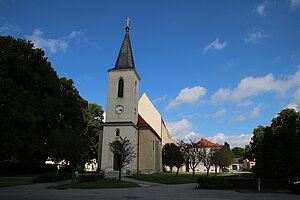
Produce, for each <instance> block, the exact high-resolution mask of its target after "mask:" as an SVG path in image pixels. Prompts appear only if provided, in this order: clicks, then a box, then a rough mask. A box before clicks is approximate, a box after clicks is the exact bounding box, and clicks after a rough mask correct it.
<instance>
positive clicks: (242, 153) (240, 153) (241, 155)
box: [231, 147, 245, 158]
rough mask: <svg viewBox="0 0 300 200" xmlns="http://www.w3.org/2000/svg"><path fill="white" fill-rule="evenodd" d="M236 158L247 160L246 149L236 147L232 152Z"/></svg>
mask: <svg viewBox="0 0 300 200" xmlns="http://www.w3.org/2000/svg"><path fill="white" fill-rule="evenodd" d="M231 151H232V152H233V153H234V156H235V157H236V158H245V149H244V148H242V147H234V148H233V149H232V150H231Z"/></svg>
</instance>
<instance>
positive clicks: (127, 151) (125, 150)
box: [109, 137, 136, 180]
mask: <svg viewBox="0 0 300 200" xmlns="http://www.w3.org/2000/svg"><path fill="white" fill-rule="evenodd" d="M109 149H110V151H111V152H112V153H113V154H114V155H119V180H121V170H122V169H123V168H124V167H126V166H127V165H128V164H130V163H131V162H132V161H133V159H134V158H135V157H136V153H135V148H134V146H133V145H132V143H131V142H130V140H129V139H127V138H126V137H125V138H122V137H116V139H115V140H114V141H112V142H110V143H109Z"/></svg>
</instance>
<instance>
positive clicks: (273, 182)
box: [197, 176, 288, 189]
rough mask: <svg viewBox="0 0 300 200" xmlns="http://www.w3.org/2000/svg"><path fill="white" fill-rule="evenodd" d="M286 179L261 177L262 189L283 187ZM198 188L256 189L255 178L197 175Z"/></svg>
mask: <svg viewBox="0 0 300 200" xmlns="http://www.w3.org/2000/svg"><path fill="white" fill-rule="evenodd" d="M287 182H288V181H287V180H286V179H263V180H261V188H262V189H280V188H281V189H284V188H285V186H286V183H287ZM197 183H198V185H199V188H206V189H257V180H256V179H255V178H235V177H211V176H210V177H199V178H198V179H197Z"/></svg>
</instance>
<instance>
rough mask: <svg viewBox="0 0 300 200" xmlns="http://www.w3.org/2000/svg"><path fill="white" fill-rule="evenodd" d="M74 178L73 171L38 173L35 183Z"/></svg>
mask: <svg viewBox="0 0 300 200" xmlns="http://www.w3.org/2000/svg"><path fill="white" fill-rule="evenodd" d="M68 179H72V175H71V173H54V172H52V173H47V174H41V175H38V176H37V177H36V178H35V179H34V182H35V183H47V182H56V181H62V180H68Z"/></svg>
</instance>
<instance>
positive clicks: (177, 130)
mask: <svg viewBox="0 0 300 200" xmlns="http://www.w3.org/2000/svg"><path fill="white" fill-rule="evenodd" d="M166 126H167V127H168V130H169V132H170V134H171V136H172V138H173V139H175V140H177V141H179V140H183V141H185V142H188V141H189V140H192V141H198V140H200V139H201V138H202V137H203V136H204V135H203V134H200V133H196V132H194V131H192V130H191V129H192V128H193V127H194V126H193V124H192V123H190V122H189V121H188V120H187V119H182V120H180V121H177V122H166Z"/></svg>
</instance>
